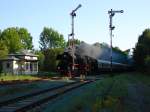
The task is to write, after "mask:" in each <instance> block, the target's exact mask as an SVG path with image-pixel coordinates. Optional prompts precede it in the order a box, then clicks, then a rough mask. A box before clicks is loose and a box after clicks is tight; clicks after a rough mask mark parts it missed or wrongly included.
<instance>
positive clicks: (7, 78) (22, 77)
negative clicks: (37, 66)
mask: <svg viewBox="0 0 150 112" xmlns="http://www.w3.org/2000/svg"><path fill="white" fill-rule="evenodd" d="M38 79H40V78H39V77H37V76H33V75H12V74H7V75H0V81H15V80H38Z"/></svg>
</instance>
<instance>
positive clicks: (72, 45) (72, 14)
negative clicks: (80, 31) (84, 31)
mask: <svg viewBox="0 0 150 112" xmlns="http://www.w3.org/2000/svg"><path fill="white" fill-rule="evenodd" d="M81 6H82V5H81V4H79V5H78V6H77V7H76V8H75V9H74V10H72V12H71V13H70V15H71V20H72V21H71V34H69V35H68V44H69V47H71V48H72V57H73V60H72V70H74V63H75V62H74V53H75V39H74V35H75V34H74V18H75V17H76V11H77V10H78V9H79V8H80V7H81ZM69 37H71V39H69Z"/></svg>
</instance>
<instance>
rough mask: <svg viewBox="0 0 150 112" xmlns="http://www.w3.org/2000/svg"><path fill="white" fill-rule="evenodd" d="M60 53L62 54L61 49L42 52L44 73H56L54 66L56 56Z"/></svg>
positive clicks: (55, 64)
mask: <svg viewBox="0 0 150 112" xmlns="http://www.w3.org/2000/svg"><path fill="white" fill-rule="evenodd" d="M62 52H63V49H61V48H55V49H47V50H45V51H43V54H44V62H43V65H44V66H43V68H44V71H56V66H57V64H58V63H57V60H56V57H57V55H58V54H61V53H62Z"/></svg>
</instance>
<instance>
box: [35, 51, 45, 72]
mask: <svg viewBox="0 0 150 112" xmlns="http://www.w3.org/2000/svg"><path fill="white" fill-rule="evenodd" d="M35 54H36V55H38V60H39V61H38V68H39V71H43V70H44V59H45V56H44V54H43V53H42V51H35Z"/></svg>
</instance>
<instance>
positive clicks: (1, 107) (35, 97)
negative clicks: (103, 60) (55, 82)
mask: <svg viewBox="0 0 150 112" xmlns="http://www.w3.org/2000/svg"><path fill="white" fill-rule="evenodd" d="M93 81H95V80H87V81H83V82H80V81H77V82H72V83H69V84H65V85H62V86H59V87H54V88H50V89H46V90H42V91H39V92H35V93H31V94H28V95H25V96H20V97H17V98H13V99H10V100H7V101H4V102H0V112H26V111H29V110H30V109H33V108H35V107H37V106H39V105H41V104H44V103H46V102H47V101H50V100H52V99H55V98H56V97H58V96H60V95H62V94H64V93H66V92H69V91H71V90H73V89H76V88H79V87H81V86H83V85H85V84H88V83H91V82H93Z"/></svg>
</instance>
